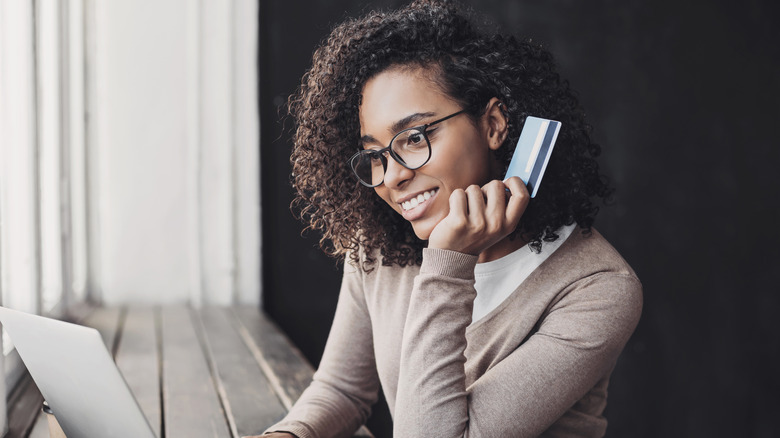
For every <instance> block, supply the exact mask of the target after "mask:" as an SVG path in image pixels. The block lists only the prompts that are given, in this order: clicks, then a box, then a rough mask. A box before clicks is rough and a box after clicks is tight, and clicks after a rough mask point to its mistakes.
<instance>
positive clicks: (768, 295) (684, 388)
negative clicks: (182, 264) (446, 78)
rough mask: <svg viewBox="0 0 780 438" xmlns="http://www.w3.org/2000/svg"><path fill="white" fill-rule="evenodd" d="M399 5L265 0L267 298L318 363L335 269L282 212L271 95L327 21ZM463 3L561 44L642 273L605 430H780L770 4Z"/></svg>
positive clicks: (778, 72)
mask: <svg viewBox="0 0 780 438" xmlns="http://www.w3.org/2000/svg"><path fill="white" fill-rule="evenodd" d="M401 3H404V2H397V1H385V2H366V3H361V4H358V2H357V1H346V0H343V1H327V2H326V1H318V2H308V3H306V7H305V8H303V7H301V6H300V4H297V3H294V2H289V1H286V2H285V1H278V0H273V1H264V2H261V5H262V6H261V8H262V10H261V16H260V20H261V47H262V49H261V108H262V142H263V143H262V145H263V146H262V158H261V159H262V172H263V180H262V183H263V190H262V194H263V239H264V240H263V244H264V252H263V269H264V294H265V295H264V296H265V303H264V305H265V307H266V309H267V310H268V312H270V314H271V315H272V316H273V317H274V318H275V319H276V320H277V321H278V322H279V323H280V325H281V326H282V327H283V328H284V329H285V330H286V331H287V332H288V333H289V334H290V336H291V337H292V338H293V340H294V341H295V342H296V343H297V344H298V345H299V346H300V347H301V349H302V350H303V351H304V353H305V354H306V355H307V357H309V358H310V359H311V360H312V362H314V363H317V362H318V360H319V357H320V354H321V352H322V349H323V348H324V342H325V339H326V337H327V333H328V328H329V326H330V323H331V320H332V317H333V310H334V308H335V301H336V296H337V293H338V284H339V281H340V273H339V269H340V268H339V267H338V266H337V265H336V263H335V262H334V261H332V260H330V259H328V258H326V257H325V256H324V255H322V253H321V252H320V251H319V250H318V249H317V248H316V240H317V239H316V236H309V237H308V238H301V237H300V231H301V228H302V226H301V224H300V223H297V222H295V221H294V219H292V216H291V214H290V212H289V208H288V206H289V202H290V200H291V199H292V192H291V189H290V186H289V182H288V181H289V178H288V175H289V164H288V161H287V160H288V157H289V151H290V145H289V140H288V138H289V136H288V135H287V134H286V133H283V131H282V125H281V124H280V122H279V117H278V115H277V108H278V107H279V106H280V105H281V104H282V103H283V101H284V99H285V98H286V96H287V95H289V94H290V93H291V92H293V91H294V89H295V87H296V86H297V84H298V82H299V80H300V76H301V75H302V74H303V72H304V70H305V69H306V68H307V67H308V63H309V62H310V58H311V54H312V51H313V50H314V47H315V45H316V44H317V43H318V41H320V40H321V39H322V38H323V37H324V36H325V35H326V34H327V33H328V31H329V29H330V27H331V26H332V25H333V24H335V23H336V22H338V21H340V19H342V18H343V17H345V16H348V15H354V14H357V13H359V12H361V11H365V10H367V9H372V8H374V7H387V6H394V5H398V4H401ZM472 3H473V4H474V6H475V7H476V8H477V9H478V10H479V11H482V12H484V13H486V14H487V15H488V16H489V17H491V18H492V19H493V20H494V21H496V25H498V26H500V27H503V28H505V29H506V30H508V31H510V32H513V33H514V34H515V35H517V36H519V37H530V38H532V39H533V40H535V41H538V42H541V43H543V44H544V45H545V46H547V47H548V48H549V49H550V50H551V51H552V52H553V54H554V55H555V56H556V58H557V60H558V62H559V65H560V70H561V73H562V75H563V76H564V77H565V78H567V79H569V81H570V82H571V84H572V86H573V88H574V89H576V90H578V91H579V93H580V98H581V102H582V104H583V106H584V107H585V109H586V110H587V112H588V117H589V122H590V123H591V124H592V125H593V127H594V136H595V139H596V141H598V142H599V143H600V144H602V146H603V156H602V159H601V164H602V168H603V170H604V172H605V173H606V174H607V175H608V176H609V177H610V178H611V180H612V182H613V184H614V185H615V186H616V187H617V194H616V197H615V202H614V204H613V205H611V206H608V207H605V208H603V209H602V212H601V213H600V215H599V217H598V219H597V222H596V227H597V228H598V229H599V230H600V231H601V232H602V234H604V235H605V236H606V237H607V238H608V239H609V240H610V241H611V242H612V244H613V245H614V246H615V247H616V248H617V249H618V250H619V251H620V252H621V253H622V254H623V256H624V257H625V258H626V259H627V260H628V261H629V263H631V265H632V266H633V267H634V268H635V270H636V271H637V273H638V275H639V277H640V279H641V280H642V282H643V285H644V289H645V308H644V313H643V317H642V321H641V322H640V324H639V327H638V328H637V331H636V333H635V335H634V336H633V338H632V339H631V341H630V342H629V344H628V346H627V347H626V350H625V352H624V354H623V356H622V358H621V361H620V362H619V364H618V368H617V369H616V371H615V373H614V375H613V379H612V383H611V385H610V402H609V406H608V408H607V409H608V411H607V417H608V419H609V421H610V427H609V430H608V436H612V437H661V436H663V437H667V436H681V437H733V436H745V437H748V436H750V437H770V436H780V425H778V423H777V422H776V421H774V417H775V414H776V412H778V411H780V401H778V400H780V397H778V395H777V394H778V391H780V378H779V377H778V370H780V329H779V328H778V323H777V320H778V312H780V298H779V296H780V295H779V294H778V289H779V288H778V280H780V278H778V277H779V276H778V275H777V271H778V269H780V250H778V244H780V232H778V223H779V222H780V204H779V203H778V199H780V178H778V176H777V169H778V167H779V166H780V152H779V151H780V144H779V143H780V142H778V141H777V140H776V135H775V132H776V129H775V127H776V125H777V124H778V122H779V121H780V110H779V109H778V108H780V107H779V106H778V99H780V80H779V79H778V77H779V76H780V49H778V47H779V46H780V31H778V26H777V23H780V13H778V7H777V6H776V3H770V2H769V1H746V2H741V3H737V2H728V1H722V0H719V1H704V0H694V1H688V2H672V1H669V0H621V1H617V0H615V1H596V2H583V1H577V0H567V1H564V0H559V1H547V2H539V1H507V0H504V1H497V0H483V1H481V2H476V1H474V2H472ZM288 125H289V122H288ZM288 128H289V126H288ZM383 427H387V423H386V421H385V422H384V423H383V422H381V421H380V422H379V423H376V424H375V429H377V431H378V432H380V433H379V434H378V435H379V436H387V435H383V434H382V431H381V428H383Z"/></svg>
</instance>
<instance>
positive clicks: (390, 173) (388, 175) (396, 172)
mask: <svg viewBox="0 0 780 438" xmlns="http://www.w3.org/2000/svg"><path fill="white" fill-rule="evenodd" d="M413 177H414V170H411V169H407V168H406V167H404V166H402V165H401V164H400V163H398V162H397V161H395V160H394V159H393V158H392V157H387V170H385V180H384V183H385V185H386V186H387V187H389V188H391V189H396V188H400V187H402V186H403V185H404V184H405V183H406V181H409V180H410V179H412V178H413Z"/></svg>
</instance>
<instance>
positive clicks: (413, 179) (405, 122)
mask: <svg viewBox="0 0 780 438" xmlns="http://www.w3.org/2000/svg"><path fill="white" fill-rule="evenodd" d="M461 109H462V108H461V107H460V106H459V105H458V103H456V102H455V101H453V100H452V99H451V98H449V97H448V96H447V95H445V94H444V93H443V92H442V91H440V89H439V87H437V86H436V85H435V84H433V83H432V81H431V80H430V79H426V78H425V77H424V76H423V74H421V71H420V70H418V69H408V68H391V69H388V70H385V71H384V72H382V73H379V74H378V75H376V76H374V77H373V78H372V79H370V80H369V81H368V82H366V85H365V87H364V88H363V100H362V104H361V106H360V135H361V137H362V142H363V148H365V149H381V148H384V147H385V146H387V145H388V144H390V141H391V139H392V138H393V136H394V135H395V134H396V133H398V131H400V130H403V129H406V128H410V127H414V126H420V125H424V124H426V123H430V122H432V121H435V120H438V119H441V118H443V117H446V116H448V115H450V114H452V113H455V112H457V111H460V110H461ZM491 133H492V130H491V129H490V125H489V121H488V117H482V118H480V120H477V121H476V124H475V122H474V121H473V120H472V119H471V118H470V117H469V116H468V115H466V114H465V113H464V114H460V115H457V116H455V117H453V118H451V119H448V120H445V121H443V122H441V123H438V124H436V125H433V126H431V127H430V128H429V129H428V130H427V135H428V138H429V140H430V143H431V158H430V160H429V161H428V162H427V163H426V164H425V165H423V166H422V167H420V168H419V169H416V170H410V169H407V168H405V167H403V166H402V165H400V164H398V162H396V161H395V160H394V159H392V158H390V157H389V156H388V159H387V171H386V173H385V178H384V183H383V184H381V185H379V186H377V187H375V190H376V193H377V194H378V195H379V196H380V197H381V198H382V199H384V201H385V202H387V203H388V204H389V205H390V207H392V208H393V209H394V210H395V211H397V212H398V213H399V214H401V215H402V216H403V217H404V218H405V219H406V220H408V221H409V222H411V224H412V227H413V229H414V232H415V234H416V235H417V237H419V238H420V239H422V240H427V239H428V237H429V236H430V235H431V231H432V230H433V228H434V227H435V226H436V224H438V223H439V222H440V221H441V220H442V219H444V218H445V217H446V216H447V214H448V212H449V197H450V194H451V193H452V192H453V191H454V190H456V189H465V188H466V187H468V186H469V185H471V184H477V185H480V186H481V185H484V184H486V183H487V182H488V181H490V180H491V179H492V178H493V175H492V169H494V168H495V167H494V165H493V164H492V161H493V158H492V154H491V146H490V145H491V144H492V143H491ZM495 147H497V146H495Z"/></svg>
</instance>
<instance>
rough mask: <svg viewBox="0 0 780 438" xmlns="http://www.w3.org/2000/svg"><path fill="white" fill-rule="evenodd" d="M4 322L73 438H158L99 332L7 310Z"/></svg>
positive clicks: (1, 314) (0, 318) (2, 311)
mask: <svg viewBox="0 0 780 438" xmlns="http://www.w3.org/2000/svg"><path fill="white" fill-rule="evenodd" d="M0 322H2V324H3V327H5V329H6V330H7V331H8V334H9V336H10V337H11V340H12V341H13V343H14V345H15V346H16V350H17V351H18V352H19V355H20V356H21V358H22V361H23V362H24V364H25V365H26V366H27V369H28V370H29V371H30V375H31V376H32V378H33V380H35V383H36V384H37V385H38V388H39V389H40V390H41V393H42V394H43V397H44V398H45V399H46V401H47V402H48V403H49V406H50V407H51V409H52V411H53V412H54V416H55V417H57V421H59V423H60V425H61V426H62V430H63V431H64V432H65V435H67V436H68V438H96V437H112V438H125V437H127V438H130V437H133V438H155V437H154V432H153V431H152V428H151V427H150V426H149V423H148V422H147V421H146V417H145V416H144V414H143V412H142V411H141V408H140V407H139V406H138V403H137V402H136V400H135V398H134V397H133V394H132V393H131V392H130V389H129V388H128V387H127V384H126V383H125V380H124V378H123V377H122V374H121V373H120V372H119V369H117V367H116V365H115V364H114V361H113V359H111V355H110V354H109V352H108V350H106V346H105V345H104V344H103V340H102V338H101V337H100V334H99V333H98V331H97V330H95V329H92V328H89V327H83V326H80V325H76V324H70V323H67V322H62V321H58V320H55V319H50V318H44V317H41V316H36V315H30V314H28V313H23V312H18V311H15V310H11V309H7V308H5V307H0Z"/></svg>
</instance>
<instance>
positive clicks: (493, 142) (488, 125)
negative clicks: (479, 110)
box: [482, 97, 509, 150]
mask: <svg viewBox="0 0 780 438" xmlns="http://www.w3.org/2000/svg"><path fill="white" fill-rule="evenodd" d="M504 111H506V109H505V107H504V104H503V103H502V102H501V101H500V100H498V98H497V97H494V98H492V99H490V101H489V102H488V104H487V108H486V109H485V114H484V115H483V116H482V120H483V123H484V125H483V126H484V127H485V135H486V136H487V141H488V146H489V147H490V149H491V150H497V149H498V148H500V147H501V145H503V144H504V140H506V136H507V134H508V133H509V126H508V124H507V119H506V116H505V115H504Z"/></svg>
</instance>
